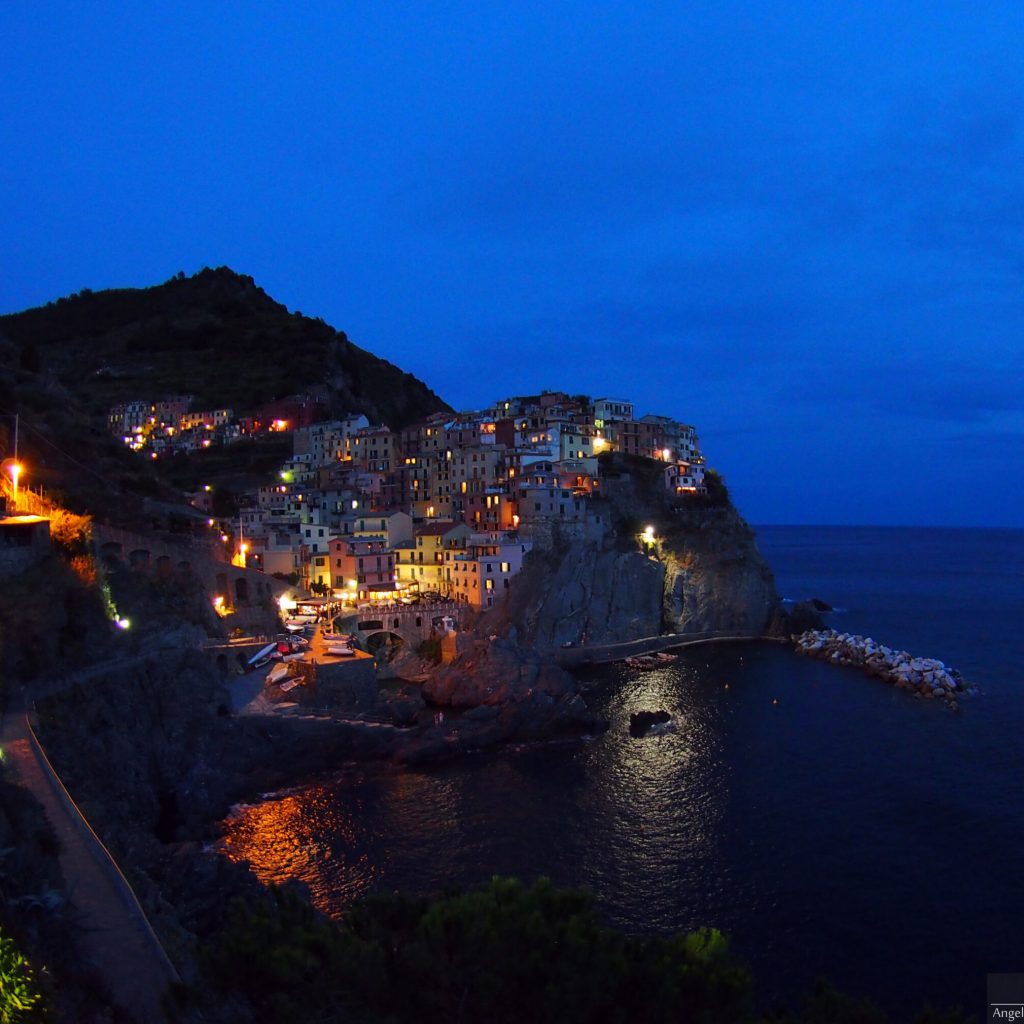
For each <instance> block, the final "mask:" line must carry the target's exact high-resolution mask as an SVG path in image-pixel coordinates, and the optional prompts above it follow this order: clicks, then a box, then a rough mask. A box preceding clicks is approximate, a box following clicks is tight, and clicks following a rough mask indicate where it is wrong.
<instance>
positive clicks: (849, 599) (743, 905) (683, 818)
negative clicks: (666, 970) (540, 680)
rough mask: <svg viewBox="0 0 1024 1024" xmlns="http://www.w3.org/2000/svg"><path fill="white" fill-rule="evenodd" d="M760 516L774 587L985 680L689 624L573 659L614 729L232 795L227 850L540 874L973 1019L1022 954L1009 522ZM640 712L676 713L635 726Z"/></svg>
mask: <svg viewBox="0 0 1024 1024" xmlns="http://www.w3.org/2000/svg"><path fill="white" fill-rule="evenodd" d="M757 537H758V545H759V547H760V549H761V551H762V553H763V554H764V555H765V557H766V558H767V559H768V561H769V563H770V564H771V565H772V567H773V569H774V571H775V576H776V583H777V586H778V590H779V593H780V595H783V596H784V597H785V598H786V599H788V600H794V599H804V598H810V597H817V598H819V599H821V600H823V601H826V602H827V603H828V604H830V605H832V606H833V607H834V608H835V611H834V612H833V613H832V614H831V615H829V616H828V621H829V623H830V624H831V625H832V626H834V627H835V628H836V629H839V630H841V631H848V632H853V633H859V634H863V635H865V636H872V637H874V638H875V639H877V640H879V641H881V642H883V643H885V644H888V645H891V646H895V647H898V648H901V649H904V650H907V651H910V652H911V653H912V654H914V655H920V656H925V657H933V658H940V659H942V660H943V661H944V662H945V663H946V664H947V665H949V666H951V667H954V668H957V669H959V670H960V671H961V672H962V673H963V674H964V676H965V677H966V678H967V679H968V681H969V682H971V683H974V684H976V685H977V686H978V687H979V688H980V693H979V694H978V695H977V696H975V697H973V698H970V699H966V700H963V701H962V702H961V706H960V710H959V711H950V710H948V709H947V708H946V707H945V705H944V703H942V702H938V701H927V700H922V699H919V698H915V697H913V696H911V695H909V694H907V693H906V692H903V691H899V690H896V689H895V688H893V687H891V686H889V685H886V684H885V683H883V682H881V681H879V680H876V679H871V678H868V677H866V676H864V675H862V674H860V673H859V672H857V671H856V670H854V669H848V668H837V667H834V666H830V665H827V664H824V663H822V662H819V661H814V660H810V659H807V658H804V657H801V656H799V655H797V654H795V653H794V652H792V651H791V650H789V649H788V648H786V647H784V646H782V645H779V644H775V643H769V642H761V643H753V644H728V645H717V646H716V645H707V646H700V647H694V648H690V649H689V650H686V651H684V652H682V653H681V654H680V656H679V657H678V658H677V660H676V661H674V662H672V663H670V664H667V665H665V666H664V667H662V668H659V669H657V670H654V671H650V672H637V671H634V670H631V669H629V668H627V667H625V666H623V665H612V666H603V667H600V668H597V669H593V670H590V671H588V672H587V673H586V674H585V675H584V676H582V677H581V678H582V681H583V682H584V683H585V684H586V687H587V697H588V701H589V703H591V705H592V706H593V707H594V708H595V709H596V710H598V711H600V712H602V713H603V714H605V715H606V716H607V717H608V718H609V719H610V721H611V727H610V728H609V730H608V732H607V733H605V734H604V735H601V736H599V737H594V738H590V739H585V740H579V741H572V742H565V743H555V744H538V745H522V746H515V747H510V748H506V749H502V750H499V751H494V752H488V753H482V754H477V755H471V756H467V757H465V758H463V759H462V760H459V761H457V762H455V763H451V764H447V765H443V766H439V767H433V768H429V769H426V770H416V771H405V770H397V769H384V768H368V767H366V766H345V767H342V768H340V769H339V771H338V772H337V773H336V774H335V775H333V776H332V777H330V778H328V779H323V778H321V779H319V780H317V781H315V782H313V783H311V784H309V785H304V786H299V787H297V788H295V789H292V790H289V791H287V792H282V793H276V794H270V795H268V797H267V798H266V799H264V800H262V801H260V802H258V803H254V804H252V805H247V806H244V807H240V808H237V809H236V811H235V812H234V813H233V814H232V816H231V817H230V818H229V819H228V820H227V821H226V822H225V823H224V836H223V839H222V841H221V848H222V849H223V850H224V852H226V853H227V854H228V855H229V856H232V857H235V858H244V859H247V860H249V861H250V862H251V864H252V865H253V867H254V869H255V870H256V871H257V873H258V874H259V875H260V877H261V878H263V879H264V880H266V881H268V882H280V881H283V880H285V879H290V878H297V879H301V880H302V881H303V882H304V883H305V884H306V885H307V886H308V887H309V890H310V892H311V894H312V897H313V899H314V900H315V902H316V903H317V904H318V905H319V906H320V907H322V908H323V909H324V910H326V911H328V912H329V913H331V914H335V915H343V914H344V913H345V910H346V907H348V906H349V905H350V904H351V902H352V901H353V900H355V899H357V898H358V897H359V896H361V895H363V894H365V893H368V892H372V891H392V890H401V891H405V892H409V893H436V892H443V891H449V890H451V889H453V888H458V887H461V886H468V885H474V884H477V883H481V882H485V881H486V880H488V879H489V878H490V877H491V876H492V875H495V874H500V875H516V876H519V877H521V878H524V879H527V880H529V879H533V878H536V877H538V876H541V875H546V876H549V877H550V878H552V879H553V880H554V881H555V882H556V883H558V884H561V885H568V886H580V887H585V888H587V889H589V890H590V891H591V892H592V893H593V894H594V897H595V899H596V902H597V905H598V907H599V909H600V912H601V914H602V915H603V916H604V918H605V920H606V921H607V922H608V923H609V924H612V925H614V926H616V927H619V928H622V929H625V930H627V931H629V932H630V933H635V934H645V933H654V932H657V933H669V932H676V931H680V930H690V929H693V928H696V927H700V926H705V925H707V926H713V927H716V928H719V929H721V930H722V931H724V932H726V933H727V934H728V935H729V936H730V938H731V941H732V945H733V948H734V949H735V950H736V951H737V952H738V953H739V955H741V956H742V957H743V958H744V959H745V960H746V961H747V963H748V964H749V965H750V966H751V968H752V970H753V972H754V975H755V978H756V980H757V986H758V992H759V994H760V997H761V1000H762V1002H763V1003H764V1005H766V1006H771V1005H775V1004H777V1003H780V1002H784V1003H789V1004H792V1003H794V1002H797V1001H799V999H800V997H801V995H802V994H805V993H807V992H809V991H810V990H811V988H812V987H813V985H814V983H815V980H816V979H817V978H818V977H826V978H828V979H829V980H830V981H831V982H832V983H833V984H835V985H836V986H837V987H839V988H841V989H843V990H844V991H848V992H850V993H854V994H857V995H863V996H868V997H869V998H871V999H872V1000H874V1001H875V1002H876V1003H878V1004H879V1005H880V1006H881V1007H883V1008H884V1009H886V1010H887V1011H888V1012H890V1013H891V1014H892V1015H893V1018H894V1019H896V1020H903V1019H909V1018H910V1016H911V1015H912V1013H913V1011H915V1010H916V1009H918V1008H919V1007H920V1006H921V1005H923V1004H924V1003H925V1002H926V1001H930V1002H932V1003H933V1004H937V1005H953V1004H960V1005H961V1006H963V1007H965V1008H966V1009H968V1010H969V1011H971V1012H974V1013H975V1014H977V1016H978V1017H979V1019H983V1017H984V1007H985V984H986V975H987V974H988V973H1024V671H1022V665H1024V531H1015V530H981V529H978V530H969V529H916V528H902V527H900V528H895V527H893V528H875V527H806V526H800V527H796V526H792V527H789V526H765V527H760V528H758V529H757ZM643 709H646V710H656V709H665V710H667V711H669V712H671V714H672V715H673V716H674V718H675V721H676V726H677V728H676V731H674V732H669V733H666V734H664V735H662V736H660V737H647V738H644V739H634V738H632V737H631V736H630V735H629V731H628V725H629V716H630V713H631V712H634V711H637V710H643Z"/></svg>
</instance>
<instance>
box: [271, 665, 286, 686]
mask: <svg viewBox="0 0 1024 1024" xmlns="http://www.w3.org/2000/svg"><path fill="white" fill-rule="evenodd" d="M288 671H289V670H288V666H287V665H285V664H279V665H275V666H274V667H273V668H272V669H271V670H270V671H269V672H268V673H267V680H266V681H267V685H268V686H273V685H274V684H275V683H281V682H284V680H285V679H287V678H288Z"/></svg>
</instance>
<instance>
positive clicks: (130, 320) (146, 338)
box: [0, 267, 449, 429]
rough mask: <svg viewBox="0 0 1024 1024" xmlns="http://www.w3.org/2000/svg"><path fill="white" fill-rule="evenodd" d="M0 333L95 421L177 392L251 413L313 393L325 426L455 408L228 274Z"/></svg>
mask: <svg viewBox="0 0 1024 1024" xmlns="http://www.w3.org/2000/svg"><path fill="white" fill-rule="evenodd" d="M0 337H6V338H7V339H8V340H9V341H10V342H12V343H13V344H14V346H15V347H16V349H17V350H18V354H19V361H20V363H21V366H22V367H23V368H24V369H26V370H29V371H35V372H44V371H45V372H46V373H48V374H49V375H51V376H53V377H55V378H56V379H57V380H58V381H59V382H60V383H62V384H64V385H65V386H67V387H68V388H70V389H71V390H72V391H73V392H74V393H75V394H76V395H77V396H78V397H80V398H81V399H83V400H84V401H85V402H86V404H87V406H88V408H89V409H90V411H91V412H92V414H94V415H101V414H102V415H104V416H105V415H106V412H107V410H108V408H109V407H110V406H111V405H113V404H114V403H116V402H120V401H128V400H131V399H150V400H153V399H158V398H160V397H161V396H164V395H170V394H191V395H194V396H195V402H194V403H193V404H194V406H195V408H197V409H209V408H224V407H227V408H231V409H233V410H234V411H235V413H236V414H245V413H246V412H250V411H254V410H255V409H256V408H258V407H259V406H260V405H261V404H262V403H264V402H267V401H269V400H272V399H277V398H284V397H285V396H287V395H292V394H296V393H299V392H307V391H314V392H315V393H318V394H320V395H321V396H322V397H323V399H324V418H328V417H329V416H330V415H334V414H340V413H344V412H356V413H359V412H361V413H364V414H365V415H366V416H367V417H368V418H369V420H370V421H371V422H372V423H386V424H387V425H388V426H390V427H392V428H394V429H397V428H401V427H403V426H405V425H407V424H408V423H411V422H414V421H415V420H418V419H422V418H423V417H425V416H427V415H429V414H430V413H433V412H438V411H442V410H447V409H448V408H449V406H447V405H446V404H445V403H444V402H443V401H442V400H441V399H440V398H439V397H438V396H437V395H436V394H434V392H433V391H431V390H430V389H429V388H428V387H427V386H426V385H425V384H424V383H423V382H422V381H420V380H418V379H417V378H415V377H413V376H412V375H411V374H408V373H405V372H403V371H402V370H400V369H399V368H398V367H397V366H395V365H394V364H392V363H389V362H387V361H386V360H384V359H380V358H379V357H377V356H375V355H373V354H372V353H370V352H367V351H366V350H365V349H362V348H359V346H358V345H354V344H352V342H351V341H349V340H348V338H347V337H346V335H345V334H344V332H342V331H336V330H335V329H334V328H333V327H331V326H330V325H328V324H326V323H325V322H324V321H323V320H314V319H311V318H309V317H305V316H303V315H302V314H301V313H289V312H288V310H287V309H286V308H285V307H284V306H282V305H281V304H280V303H278V302H275V301H274V300H273V299H272V298H270V296H269V295H267V294H266V292H264V291H263V289H262V288H260V287H258V286H257V285H256V283H255V282H254V281H253V279H252V278H251V277H245V276H244V275H241V274H236V273H235V272H234V271H233V270H231V269H229V268H228V267H219V268H218V269H216V270H210V269H209V268H206V269H204V270H201V271H200V272H199V273H198V274H195V275H194V276H192V277H185V276H184V275H183V274H179V275H178V276H177V277H174V278H171V280H169V281H167V282H165V283H164V284H161V285H155V286H154V287H151V288H120V289H111V290H109V291H101V292H90V291H88V290H84V291H82V292H79V293H78V294H77V295H72V296H70V297H68V298H64V299H58V300H57V301H56V302H51V303H49V304H48V305H46V306H40V307H38V308H36V309H29V310H26V311H24V312H22V313H14V314H10V315H8V316H0Z"/></svg>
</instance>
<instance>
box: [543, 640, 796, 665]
mask: <svg viewBox="0 0 1024 1024" xmlns="http://www.w3.org/2000/svg"><path fill="white" fill-rule="evenodd" d="M755 640H773V641H775V642H777V643H778V642H782V643H789V640H788V639H787V638H785V637H777V636H763V635H761V634H757V633H736V632H735V631H734V630H712V631H708V632H706V633H667V634H663V635H661V636H647V637H641V638H640V639H639V640H624V641H622V642H621V643H617V644H593V645H592V646H584V647H549V648H547V650H546V651H545V653H546V654H548V655H549V656H550V657H552V658H554V660H555V661H557V662H558V664H559V665H561V666H562V668H569V669H572V668H583V667H584V666H585V665H602V664H605V663H607V662H612V661H623V660H625V659H626V658H633V657H635V656H636V655H638V654H654V653H656V652H658V651H670V650H676V649H677V648H679V647H695V646H696V645H698V644H711V643H750V642H752V641H755Z"/></svg>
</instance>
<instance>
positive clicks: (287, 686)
mask: <svg viewBox="0 0 1024 1024" xmlns="http://www.w3.org/2000/svg"><path fill="white" fill-rule="evenodd" d="M301 684H302V679H301V678H300V677H299V676H296V677H295V678H294V679H289V680H288V681H287V682H285V683H282V684H281V692H282V693H288V692H289V691H291V690H294V689H295V687H296V686H300V685H301ZM283 706H284V705H281V707H283Z"/></svg>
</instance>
